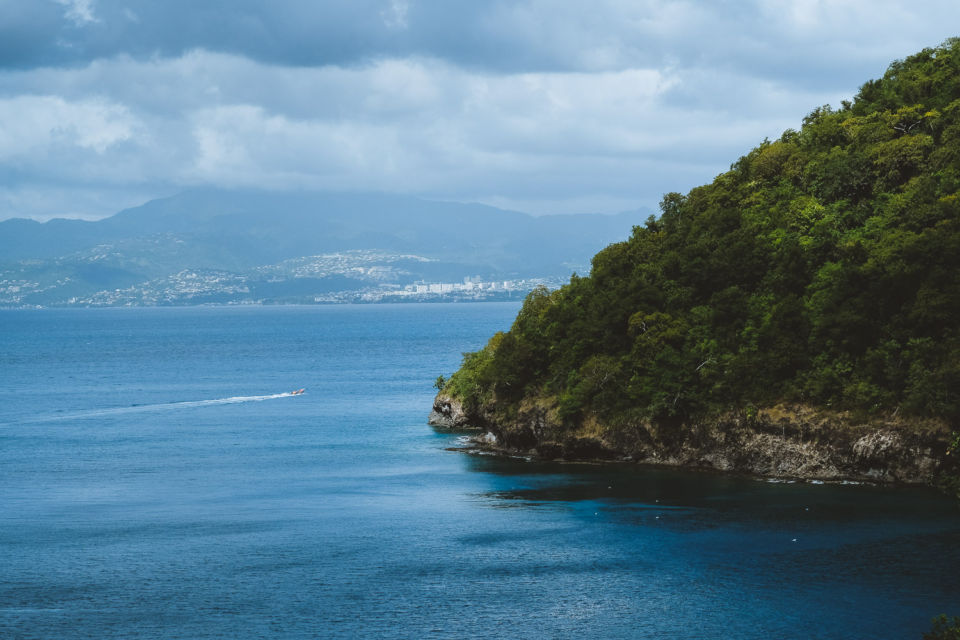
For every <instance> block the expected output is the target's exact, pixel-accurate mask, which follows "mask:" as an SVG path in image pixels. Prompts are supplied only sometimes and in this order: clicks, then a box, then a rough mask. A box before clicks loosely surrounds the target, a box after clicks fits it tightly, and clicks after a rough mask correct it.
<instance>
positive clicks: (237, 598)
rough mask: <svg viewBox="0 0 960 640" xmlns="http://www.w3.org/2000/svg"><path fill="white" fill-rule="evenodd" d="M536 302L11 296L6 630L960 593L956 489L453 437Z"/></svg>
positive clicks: (232, 629) (732, 607) (279, 627)
mask: <svg viewBox="0 0 960 640" xmlns="http://www.w3.org/2000/svg"><path fill="white" fill-rule="evenodd" d="M516 311H517V305H516V304H512V303H505V304H450V305H444V304H436V305H396V306H394V305H389V306H387V305H385V306H330V307H264V308H260V307H251V308H178V309H106V310H62V311H60V310H44V311H0V638H57V639H66V638H125V639H128V638H189V639H195V638H196V639H199V638H358V637H370V638H425V637H427V638H429V637H437V638H573V637H577V638H699V639H709V638H747V639H749V638H757V639H760V638H763V639H768V638H781V639H791V638H797V639H801V638H802V639H810V638H837V639H841V638H842V639H845V640H849V639H855V638H871V639H877V638H920V636H921V634H922V633H923V632H924V631H926V630H928V629H929V627H930V623H929V621H930V618H931V617H932V616H934V615H936V614H939V613H949V614H952V615H960V510H958V509H957V506H956V505H955V504H954V503H953V502H951V501H950V500H948V499H946V498H944V497H942V496H940V495H939V494H937V493H935V492H933V491H929V490H925V489H915V488H914V489H907V488H900V489H898V488H878V487H870V486H840V485H810V484H774V483H768V482H762V481H757V480H752V479H748V478H741V477H735V476H728V475H720V474H713V473H706V472H692V471H676V470H665V469H651V468H641V467H636V466H630V465H612V466H600V465H586V464H557V463H536V462H524V461H520V460H505V459H497V458H492V457H477V456H469V455H465V454H463V453H458V452H453V451H448V450H447V448H449V447H452V446H456V444H457V436H456V435H450V434H442V433H437V432H435V431H434V430H433V429H431V428H430V427H428V426H427V425H426V416H427V413H428V411H429V408H430V403H431V399H432V396H433V389H432V388H431V384H432V381H433V380H434V379H435V378H436V376H437V375H438V374H440V373H444V374H449V373H450V372H451V371H453V370H454V369H455V368H456V366H457V364H458V362H459V359H460V353H461V352H463V351H467V350H473V349H477V348H479V347H480V346H482V344H483V343H484V341H485V340H486V338H487V337H488V336H489V335H490V334H491V333H493V332H494V331H496V330H499V329H505V328H507V327H509V324H510V322H511V320H512V318H513V316H514V314H515V313H516ZM301 387H305V388H306V389H307V391H306V393H305V394H303V395H300V396H291V395H289V394H288V392H289V391H291V390H294V389H299V388H301Z"/></svg>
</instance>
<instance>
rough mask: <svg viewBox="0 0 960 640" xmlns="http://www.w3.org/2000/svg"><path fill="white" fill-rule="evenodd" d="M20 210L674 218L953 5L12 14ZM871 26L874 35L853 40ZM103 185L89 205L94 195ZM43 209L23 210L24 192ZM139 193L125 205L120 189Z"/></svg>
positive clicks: (430, 1) (6, 38)
mask: <svg viewBox="0 0 960 640" xmlns="http://www.w3.org/2000/svg"><path fill="white" fill-rule="evenodd" d="M4 10H5V20H4V22H3V23H2V24H0V122H5V123H6V122H13V123H16V126H8V127H3V128H0V175H2V176H3V184H4V185H5V189H6V193H7V194H8V195H7V196H6V200H5V201H4V202H6V205H0V206H5V207H6V209H0V217H3V216H9V215H27V216H30V215H36V216H38V217H43V216H47V215H49V212H50V211H51V210H52V208H53V207H54V205H53V196H47V197H45V198H43V204H38V205H37V206H36V207H34V208H31V205H30V199H29V198H28V197H26V196H23V195H22V194H28V193H41V192H43V193H47V194H56V193H62V194H63V198H64V202H63V210H64V212H70V213H71V214H74V215H84V216H93V215H106V214H109V213H112V212H113V211H115V210H116V208H119V207H114V206H113V205H112V204H110V203H111V202H113V203H115V204H120V203H124V204H126V203H127V202H128V199H129V197H130V194H132V193H138V194H155V195H165V194H169V193H171V192H174V191H176V190H177V189H181V188H183V187H186V186H194V185H215V186H238V185H243V186H252V185H258V186H262V187H264V188H273V189H287V188H330V189H358V190H383V191H396V192H404V193H414V194H420V195H424V196H428V197H442V198H450V199H460V200H480V201H484V202H490V203H499V204H509V205H510V206H513V207H516V208H520V209H524V210H528V211H532V212H536V213H546V212H554V211H562V212H571V211H574V210H594V211H611V210H613V209H615V208H623V209H633V208H637V207H654V206H655V205H656V203H657V202H658V201H659V199H660V197H661V195H662V193H664V192H666V191H686V190H688V189H689V188H691V187H693V186H695V185H697V184H700V183H703V182H706V181H709V180H711V179H712V178H713V177H714V176H715V175H716V174H717V173H719V172H721V171H723V170H724V169H725V168H726V167H727V166H729V164H730V163H731V162H732V161H734V160H736V158H737V157H738V156H739V155H740V154H742V153H744V152H746V151H748V150H749V149H750V148H751V147H753V146H754V145H756V144H757V143H758V142H759V141H761V140H762V139H763V138H764V137H770V138H774V137H776V136H779V135H780V133H781V132H782V131H783V130H784V129H786V128H788V127H798V126H799V124H800V121H801V119H802V117H803V116H804V115H805V114H806V113H807V112H809V111H810V110H811V109H812V108H814V107H816V106H818V105H821V104H824V103H832V104H837V103H838V102H839V101H840V100H841V99H843V98H849V97H851V96H852V95H853V94H854V93H855V91H856V89H857V87H858V86H859V85H860V84H861V83H862V82H864V81H865V80H867V79H869V78H871V77H876V76H879V75H880V74H882V73H883V71H884V69H885V67H886V65H887V64H888V63H889V62H890V61H892V60H893V59H895V58H899V57H903V56H905V55H909V54H911V53H913V52H915V51H916V50H918V49H920V48H922V47H923V46H932V45H935V44H937V43H938V42H940V41H941V40H943V39H944V38H945V37H946V36H948V35H950V34H949V33H948V32H947V30H948V29H950V28H952V25H953V24H955V21H951V20H950V19H949V18H951V17H955V13H956V9H955V8H954V3H953V0H951V1H950V2H946V1H943V0H932V1H931V2H930V3H929V4H928V5H925V10H924V11H918V10H916V8H915V7H914V6H913V5H911V4H908V3H906V2H896V1H894V0H876V1H874V2H866V1H861V0H836V1H832V2H817V1H814V0H798V1H797V2H776V1H774V2H759V0H757V1H756V2H733V1H732V0H729V1H719V2H694V1H692V0H629V1H628V0H595V2H593V3H591V5H590V7H589V10H587V9H585V8H584V7H583V5H579V4H576V3H556V2H552V1H549V0H521V1H517V2H507V1H506V0H503V1H500V0H494V1H492V2H484V3H477V2H473V1H467V0H444V1H439V0H437V1H434V0H356V1H355V2H350V3H315V2H312V1H310V0H278V1H277V3H270V4H264V3H260V2H254V1H253V0H231V1H230V2H226V0H211V1H210V2H204V3H195V2H188V1H187V0H168V1H167V2H164V3H155V2H147V1H146V0H143V1H136V0H130V1H126V2H121V1H120V0H97V2H96V3H95V4H94V2H93V1H92V0H70V1H69V2H68V1H67V0H48V1H46V2H25V1H23V2H20V1H16V0H7V2H6V4H5V5H4ZM854 25H855V26H856V28H853V26H854ZM82 189H87V190H89V192H90V194H94V193H95V194H97V195H96V197H93V196H92V195H90V196H87V197H79V196H77V195H76V194H77V193H78V191H79V190H82ZM14 193H16V194H21V195H18V196H16V197H14V196H13V195H10V194H14ZM111 193H114V194H116V197H115V198H114V199H112V200H111V197H110V194H111Z"/></svg>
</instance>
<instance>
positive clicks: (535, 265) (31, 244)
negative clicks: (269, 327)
mask: <svg viewBox="0 0 960 640" xmlns="http://www.w3.org/2000/svg"><path fill="white" fill-rule="evenodd" d="M643 217H645V216H644V215H642V214H640V213H638V212H634V213H622V214H618V215H587V214H584V215H555V216H541V217H534V216H529V215H526V214H523V213H518V212H515V211H505V210H502V209H497V208H495V207H490V206H486V205H480V204H464V203H457V202H440V201H431V200H423V199H420V198H415V197H410V196H398V195H386V194H346V193H319V192H297V193H271V192H265V191H252V190H251V191H246V190H231V191H226V190H217V189H197V190H191V191H187V192H184V193H181V194H179V195H176V196H173V197H169V198H162V199H158V200H152V201H150V202H147V203H146V204H144V205H142V206H139V207H134V208H132V209H126V210H124V211H121V212H119V213H117V214H116V215H114V216H111V217H109V218H105V219H103V220H99V221H96V222H87V221H81V220H66V219H55V220H50V221H49V222H45V223H39V222H36V221H32V220H24V219H12V220H6V221H3V222H0V305H2V306H62V305H97V306H100V305H156V304H197V303H205V302H219V303H278V302H315V301H353V300H378V299H384V296H383V295H380V294H390V295H389V296H388V299H421V298H424V297H430V296H431V295H433V294H441V295H447V296H449V295H454V294H457V295H461V296H462V297H467V298H477V297H481V298H485V297H490V296H491V295H495V292H497V291H499V292H500V293H499V294H496V295H501V296H502V295H506V294H508V292H510V291H521V290H523V289H525V288H526V289H529V288H530V287H531V286H533V284H534V283H536V282H548V283H549V282H552V281H557V282H558V283H559V281H561V280H566V279H567V278H569V276H570V274H571V273H572V272H574V271H578V272H581V273H583V272H585V271H587V270H588V269H589V259H590V257H591V256H592V255H593V254H594V253H596V252H597V251H598V250H599V249H601V248H603V247H605V246H606V245H607V244H609V243H611V242H614V241H618V240H623V239H625V238H626V237H627V236H628V235H629V233H630V231H631V227H632V225H635V224H639V223H640V222H642V218H643ZM465 278H466V279H469V280H470V282H471V284H470V285H469V286H467V287H460V288H458V289H456V290H453V289H452V288H450V287H447V288H438V289H436V290H435V291H429V290H427V291H424V290H423V287H421V288H420V289H419V292H418V288H417V287H416V283H418V282H419V283H424V284H429V283H458V282H459V283H462V282H463V281H464V279H465ZM504 281H506V282H507V284H506V285H504V284H503V282H504ZM481 282H487V283H500V285H499V287H498V286H496V285H494V284H489V285H488V286H485V287H484V285H481V284H479V283H481ZM484 291H486V292H487V293H483V292H484ZM378 292H379V293H378ZM406 294H415V295H412V296H410V295H406Z"/></svg>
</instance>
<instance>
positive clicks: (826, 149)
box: [443, 39, 960, 429]
mask: <svg viewBox="0 0 960 640" xmlns="http://www.w3.org/2000/svg"><path fill="white" fill-rule="evenodd" d="M661 211H662V214H661V215H660V217H659V218H654V217H650V218H649V219H648V220H647V221H646V224H645V225H643V226H637V227H634V229H633V233H632V235H631V237H630V238H629V239H628V240H627V241H625V242H620V243H616V244H613V245H610V246H609V247H607V248H606V249H604V250H602V251H601V252H600V253H598V254H597V255H596V256H595V257H594V258H593V261H592V271H591V274H590V276H589V277H578V276H576V275H574V276H573V277H572V278H571V280H570V283H569V284H567V285H565V286H564V287H562V288H561V289H559V290H556V291H553V292H550V291H547V290H546V289H539V290H536V291H534V292H533V293H531V294H530V295H529V297H528V298H527V300H526V302H525V303H524V305H523V308H522V309H521V311H520V312H519V315H518V316H517V318H516V320H515V322H514V323H513V326H512V327H511V329H510V331H508V332H503V333H498V334H496V335H495V336H493V337H492V338H491V339H490V342H489V343H488V344H487V346H486V347H485V348H484V349H482V350H480V351H478V352H475V353H468V354H465V356H464V360H463V364H462V367H461V368H460V370H459V371H457V372H456V373H455V374H454V375H453V376H452V377H451V379H450V380H449V381H446V384H445V387H444V389H443V390H444V392H445V393H447V394H450V395H452V396H454V397H457V398H459V399H460V400H461V401H462V402H463V403H464V405H465V406H467V407H480V406H483V407H484V408H487V409H492V410H495V411H497V412H499V413H501V414H503V415H508V416H509V415H511V413H515V412H516V411H517V410H518V408H519V407H520V405H521V403H522V402H524V401H525V400H526V401H529V400H530V399H532V398H549V399H550V401H551V403H552V406H554V407H555V410H556V413H557V415H558V416H559V417H560V419H561V420H562V421H563V423H564V424H566V425H568V426H569V427H570V428H571V429H575V428H578V426H580V425H582V424H583V423H584V421H585V420H586V419H588V417H590V418H591V419H593V418H596V419H597V420H599V421H600V422H602V423H603V424H604V425H607V427H608V428H611V429H616V428H617V425H629V424H638V423H655V424H658V425H661V426H662V427H665V428H669V426H670V425H671V424H680V423H684V422H689V421H692V420H697V419H700V418H703V417H705V416H709V415H715V414H719V413H721V412H727V411H744V412H745V413H746V414H747V415H748V416H749V415H750V413H751V412H752V411H755V410H756V408H758V407H764V406H771V405H773V404H776V403H780V402H802V403H805V404H808V405H812V406H819V407H824V408H831V409H833V410H849V411H853V412H856V413H857V414H859V415H863V416H865V417H869V416H875V417H881V416H891V415H897V416H899V417H904V416H916V417H923V418H935V419H939V420H942V421H943V422H945V423H947V424H951V425H957V424H958V423H960V323H958V319H960V269H958V264H960V39H951V40H948V41H947V42H945V43H944V44H943V45H941V46H939V47H937V48H933V49H925V50H923V51H921V52H920V53H918V54H916V55H913V56H911V57H909V58H907V59H905V60H903V61H897V62H894V63H893V64H892V65H891V66H890V67H889V69H888V70H887V72H886V74H885V75H884V76H883V78H881V79H879V80H872V81H870V82H867V83H866V84H864V85H863V86H862V87H861V89H860V91H859V93H858V94H857V96H856V97H855V98H854V100H853V101H852V102H847V101H844V102H843V104H842V106H841V107H840V108H839V109H832V108H831V107H829V106H824V107H819V108H817V109H815V110H814V111H813V112H812V113H810V114H809V115H808V116H807V117H806V118H805V119H804V120H803V126H802V127H801V129H800V130H799V131H794V130H788V131H786V132H784V133H783V135H782V136H781V137H780V138H779V139H778V140H775V141H772V142H771V141H764V142H763V143H761V144H760V145H759V146H758V147H756V148H755V149H753V150H752V151H750V152H749V153H748V154H747V155H745V156H743V157H742V158H740V159H739V160H737V161H736V162H735V163H734V164H733V165H732V166H731V168H730V170H729V171H727V172H725V173H723V174H721V175H720V176H718V177H717V178H716V179H715V180H714V181H713V182H712V183H711V184H708V185H705V186H701V187H697V188H695V189H693V190H691V191H690V192H689V193H688V194H687V195H681V194H679V193H670V194H667V195H666V196H665V197H664V198H663V202H662V203H661Z"/></svg>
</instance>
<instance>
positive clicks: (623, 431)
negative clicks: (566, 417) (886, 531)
mask: <svg viewBox="0 0 960 640" xmlns="http://www.w3.org/2000/svg"><path fill="white" fill-rule="evenodd" d="M433 409H434V410H433V413H431V416H430V422H431V424H434V425H436V426H441V427H445V428H457V429H468V428H473V429H477V430H479V431H481V432H482V433H484V434H485V435H484V436H483V437H482V438H480V439H478V447H482V448H487V449H495V450H498V451H501V452H503V453H512V454H523V455H536V456H538V457H541V458H545V459H566V460H588V459H589V460H598V459H599V460H604V459H605V460H623V461H633V462H637V463H645V464H658V465H669V466H680V467H697V468H709V469H717V470H721V471H731V472H739V473H748V474H752V475H757V476H762V477H769V478H797V479H806V480H855V481H870V482H886V483H907V484H931V483H933V482H935V481H936V480H937V478H938V476H939V474H941V473H943V472H945V471H947V470H949V469H948V468H951V467H952V464H953V461H952V460H951V459H950V458H949V456H948V454H947V451H948V447H949V435H950V432H949V429H948V428H947V427H946V426H945V425H943V424H942V423H938V422H932V421H931V422H929V423H922V424H917V423H916V422H914V423H907V422H905V421H902V420H897V419H896V418H891V419H886V420H879V419H878V420H871V421H866V422H864V421H858V420H855V419H854V418H853V417H851V416H850V415H849V414H845V413H837V412H829V411H826V410H820V409H816V408H813V407H809V406H802V405H794V406H784V405H778V406H774V407H769V408H766V409H761V410H759V411H756V412H750V413H749V414H748V413H747V412H737V413H729V414H725V415H721V416H717V417H715V418H713V419H710V420H703V421H700V422H696V423H691V424H671V425H661V426H657V425H653V424H634V425H621V426H612V425H604V424H601V423H600V422H599V421H597V420H596V419H595V418H593V417H590V416H587V417H585V418H584V419H583V421H582V422H581V423H580V426H579V427H577V428H575V429H571V428H570V427H569V426H564V425H563V424H562V423H561V421H560V420H558V419H557V416H556V410H555V406H554V405H553V404H552V403H551V402H550V400H549V399H539V400H536V401H525V402H524V403H523V405H522V406H521V408H520V410H519V411H518V412H516V414H515V415H514V416H512V417H508V416H507V415H506V414H504V413H502V412H498V410H497V409H496V407H494V406H487V407H480V408H478V409H476V410H473V411H467V410H465V408H464V406H463V405H462V404H461V403H460V402H459V401H458V400H457V399H456V398H453V397H451V396H449V395H447V394H444V393H441V394H439V395H438V396H437V398H436V399H435V401H434V407H433Z"/></svg>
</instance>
